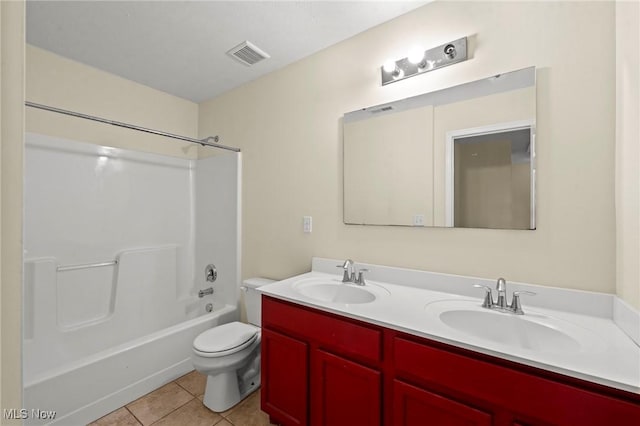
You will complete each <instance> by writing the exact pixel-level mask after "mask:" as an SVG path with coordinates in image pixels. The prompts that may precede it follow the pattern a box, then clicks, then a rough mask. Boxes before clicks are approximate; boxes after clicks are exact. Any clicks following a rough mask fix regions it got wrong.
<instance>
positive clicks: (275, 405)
mask: <svg viewBox="0 0 640 426" xmlns="http://www.w3.org/2000/svg"><path fill="white" fill-rule="evenodd" d="M381 355H382V329H381V328H380V327H375V326H370V325H368V324H365V323H362V322H359V321H353V320H350V319H347V318H341V317H338V316H336V315H331V314H327V313H324V312H321V311H317V310H314V309H308V308H304V307H300V306H297V305H294V304H291V303H286V302H282V301H280V300H276V299H272V298H269V297H265V296H263V298H262V357H261V363H262V365H261V368H262V392H261V398H262V400H261V405H262V410H263V411H265V412H266V413H268V414H269V417H270V418H271V421H272V422H273V423H279V424H283V425H308V424H312V425H330V426H334V425H335V426H340V425H345V426H353V425H367V426H369V425H370V426H375V425H381V424H382V418H381V415H382V407H381V400H380V395H381V393H382V373H381V371H380V367H381V363H382V357H381Z"/></svg>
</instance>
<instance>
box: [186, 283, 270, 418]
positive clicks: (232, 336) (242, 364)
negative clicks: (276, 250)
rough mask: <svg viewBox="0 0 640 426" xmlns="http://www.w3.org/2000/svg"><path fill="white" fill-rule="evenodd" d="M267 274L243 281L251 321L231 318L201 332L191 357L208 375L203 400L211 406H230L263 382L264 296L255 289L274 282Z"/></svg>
mask: <svg viewBox="0 0 640 426" xmlns="http://www.w3.org/2000/svg"><path fill="white" fill-rule="evenodd" d="M272 282H273V280H268V279H266V278H250V279H248V280H245V281H244V282H243V287H242V288H243V289H244V290H245V295H244V296H245V297H244V301H245V307H246V309H247V319H248V321H249V324H245V323H242V322H238V321H235V322H231V323H227V324H221V325H219V326H216V327H213V328H211V329H209V330H207V331H204V332H202V333H200V334H199V335H198V336H197V337H196V338H195V339H194V341H193V354H192V356H191V359H192V361H193V365H194V367H195V369H196V370H198V371H199V372H201V373H203V374H206V375H207V387H206V389H205V392H204V399H203V401H202V402H203V403H204V405H205V406H207V407H208V408H209V409H210V410H212V411H216V412H221V411H225V410H228V409H229V408H231V407H233V406H234V405H236V404H237V403H238V402H240V401H242V399H243V398H244V397H245V396H247V395H249V394H250V393H251V392H252V391H253V390H255V389H257V388H258V387H259V386H260V320H261V308H262V307H261V303H260V302H261V299H260V293H258V291H256V289H257V288H258V287H260V286H262V285H265V284H269V283H272Z"/></svg>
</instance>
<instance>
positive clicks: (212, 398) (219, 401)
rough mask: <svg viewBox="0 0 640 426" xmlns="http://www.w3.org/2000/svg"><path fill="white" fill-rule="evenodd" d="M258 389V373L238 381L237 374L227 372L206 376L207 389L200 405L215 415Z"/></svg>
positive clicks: (235, 372)
mask: <svg viewBox="0 0 640 426" xmlns="http://www.w3.org/2000/svg"><path fill="white" fill-rule="evenodd" d="M259 387H260V372H259V371H258V372H257V374H255V375H253V376H250V377H245V378H242V379H241V380H240V381H238V372H237V371H235V370H234V371H229V372H225V373H220V374H217V375H215V376H207V387H206V389H205V391H204V398H203V400H202V403H203V404H204V405H205V407H207V408H208V409H210V410H211V411H215V412H217V413H220V412H223V411H226V410H228V409H229V408H231V407H233V406H235V405H236V404H238V403H239V402H240V401H242V400H243V399H244V398H246V397H247V396H248V395H249V394H250V393H251V392H253V391H254V390H256V389H258V388H259Z"/></svg>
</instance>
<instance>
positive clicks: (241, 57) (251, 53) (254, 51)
mask: <svg viewBox="0 0 640 426" xmlns="http://www.w3.org/2000/svg"><path fill="white" fill-rule="evenodd" d="M227 55H229V56H231V57H232V58H233V59H235V60H236V61H238V62H240V63H241V64H244V65H246V66H248V67H249V66H251V65H253V64H256V63H258V62H260V61H263V60H265V59H269V58H270V57H271V56H269V55H268V54H267V53H266V52H264V51H263V50H261V49H259V48H258V47H257V46H256V45H255V44H253V43H251V42H250V41H246V40H245V41H243V42H242V43H240V44H239V45H237V46H235V47H233V48H231V49H230V50H229V51H227Z"/></svg>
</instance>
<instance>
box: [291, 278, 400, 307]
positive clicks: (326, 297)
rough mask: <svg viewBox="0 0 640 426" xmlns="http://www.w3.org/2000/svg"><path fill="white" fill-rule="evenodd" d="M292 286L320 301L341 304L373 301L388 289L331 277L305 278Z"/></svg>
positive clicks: (304, 294) (302, 293) (306, 295)
mask: <svg viewBox="0 0 640 426" xmlns="http://www.w3.org/2000/svg"><path fill="white" fill-rule="evenodd" d="M292 288H293V289H295V290H296V291H297V292H298V293H300V294H301V295H303V296H305V297H308V298H310V299H313V300H316V301H318V302H324V303H341V304H360V303H371V302H373V301H374V300H376V299H377V298H378V296H380V295H381V294H383V293H384V291H386V290H385V289H383V288H382V287H380V286H377V285H375V284H367V285H364V286H357V285H355V284H350V283H343V282H342V281H340V280H339V279H330V278H308V279H303V280H300V281H296V282H295V283H293V284H292ZM381 292H382V293H381ZM387 293H388V292H387Z"/></svg>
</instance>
